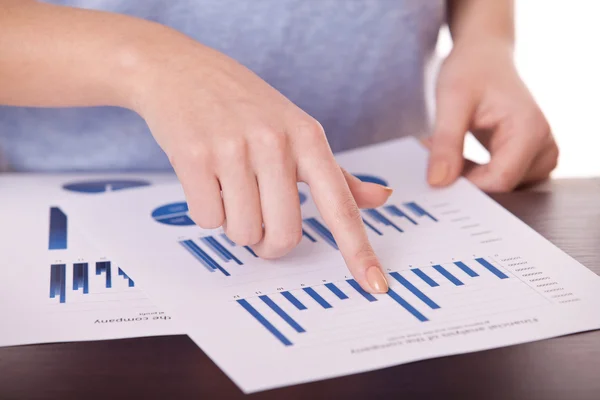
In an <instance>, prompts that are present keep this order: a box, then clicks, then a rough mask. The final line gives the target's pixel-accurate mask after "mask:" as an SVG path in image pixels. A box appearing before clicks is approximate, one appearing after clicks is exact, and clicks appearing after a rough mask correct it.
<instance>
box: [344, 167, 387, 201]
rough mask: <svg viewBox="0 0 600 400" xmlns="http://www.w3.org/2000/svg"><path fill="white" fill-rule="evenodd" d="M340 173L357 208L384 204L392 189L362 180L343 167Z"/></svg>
mask: <svg viewBox="0 0 600 400" xmlns="http://www.w3.org/2000/svg"><path fill="white" fill-rule="evenodd" d="M342 173H343V174H344V178H346V182H347V183H348V187H349V188H350V191H351V192H352V195H353V196H354V200H355V201H356V204H357V205H358V207H359V208H376V207H379V206H382V205H383V204H385V202H386V201H387V199H389V198H390V196H391V195H392V193H393V192H394V191H393V189H391V188H389V187H387V186H383V185H379V184H377V183H372V182H363V181H361V180H360V179H358V178H357V177H355V176H354V175H352V174H351V173H349V172H348V171H346V170H345V169H344V168H342Z"/></svg>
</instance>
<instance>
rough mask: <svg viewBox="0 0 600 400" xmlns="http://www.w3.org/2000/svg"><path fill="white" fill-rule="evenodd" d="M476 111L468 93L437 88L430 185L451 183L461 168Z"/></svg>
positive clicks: (429, 173) (430, 160)
mask: <svg viewBox="0 0 600 400" xmlns="http://www.w3.org/2000/svg"><path fill="white" fill-rule="evenodd" d="M474 108H475V101H474V100H473V99H472V97H471V96H470V95H469V93H465V92H460V91H458V90H456V89H449V88H438V93H437V101H436V120H435V128H434V131H433V137H432V141H431V152H430V156H429V167H428V171H427V181H428V182H429V184H430V185H432V186H446V185H449V184H451V183H452V182H454V181H455V180H456V179H457V178H458V177H459V176H460V173H461V171H462V168H463V162H464V161H463V148H464V142H465V135H466V133H467V131H468V130H469V125H470V122H471V118H472V115H473V112H474Z"/></svg>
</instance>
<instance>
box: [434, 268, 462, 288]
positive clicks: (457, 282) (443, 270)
mask: <svg viewBox="0 0 600 400" xmlns="http://www.w3.org/2000/svg"><path fill="white" fill-rule="evenodd" d="M433 269H435V270H436V271H437V272H439V273H440V274H442V275H444V277H445V278H446V279H448V280H449V281H450V282H452V283H454V284H455V285H456V286H462V285H464V283H462V282H461V281H460V280H459V279H458V278H457V277H455V276H454V275H452V274H451V273H450V272H448V270H447V269H446V268H444V267H442V266H441V265H434V266H433Z"/></svg>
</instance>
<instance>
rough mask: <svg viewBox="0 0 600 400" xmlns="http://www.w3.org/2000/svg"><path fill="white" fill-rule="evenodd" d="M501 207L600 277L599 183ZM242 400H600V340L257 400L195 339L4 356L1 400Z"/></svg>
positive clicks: (488, 354)
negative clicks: (238, 386) (230, 376)
mask: <svg viewBox="0 0 600 400" xmlns="http://www.w3.org/2000/svg"><path fill="white" fill-rule="evenodd" d="M493 197H494V198H495V199H496V200H497V201H498V202H500V204H502V205H503V206H505V207H506V208H508V209H509V210H510V211H512V212H513V213H514V214H516V215H517V216H518V217H520V218H521V219H523V220H524V221H525V222H526V223H528V224H529V225H531V226H532V227H533V228H534V229H536V230H537V231H538V232H540V233H541V234H542V235H544V236H545V237H546V238H548V239H549V240H550V241H552V242H553V243H555V244H556V245H557V246H559V247H560V248H562V249H563V250H564V251H566V252H567V253H569V254H570V255H572V256H573V257H574V258H576V259H577V260H579V261H580V262H582V263H583V264H584V265H586V266H587V267H589V268H590V269H592V270H593V271H595V272H596V273H598V274H600V180H597V179H590V180H574V181H554V182H552V183H550V184H546V185H543V186H540V187H537V188H534V189H530V190H527V191H519V192H515V193H510V194H502V195H496V196H493ZM598 312H600V310H598ZM0 318H1V316H0ZM0 329H2V322H1V319H0ZM244 397H247V398H250V399H281V398H285V399H287V400H292V399H300V398H330V399H337V398H386V397H389V398H397V399H403V400H408V399H446V398H448V399H455V398H456V399H561V400H562V399H600V331H598V332H588V333H582V334H576V335H570V336H566V337H560V338H556V339H550V340H544V341H540V342H535V343H529V344H524V345H518V346H512V347H505V348H501V349H496V350H489V351H483V352H478V353H472V354H464V355H459V356H452V357H444V358H440V359H434V360H427V361H421V362H415V363H411V364H406V365H401V366H397V367H392V368H386V369H383V370H379V371H374V372H369V373H363V374H358V375H352V376H346V377H342V378H337V379H331V380H327V381H322V382H315V383H310V384H305V385H299V386H293V387H288V388H284V389H279V390H272V391H267V392H261V393H256V394H253V395H249V396H244V395H243V394H242V393H241V392H240V391H239V389H237V387H236V386H235V385H234V384H233V383H232V382H231V381H230V380H229V379H228V378H227V377H226V376H225V374H223V372H221V371H220V370H219V368H217V367H216V366H215V365H214V364H213V363H212V361H210V359H209V358H208V357H207V356H206V355H205V354H204V353H203V352H202V350H200V349H199V348H198V347H197V346H196V345H195V344H194V343H193V342H192V341H191V340H190V339H189V338H188V337H187V336H171V337H155V338H145V339H128V340H115V341H102V342H88V343H66V344H51V345H36V346H22V347H13V348H2V349H0V399H1V400H7V399H28V400H29V399H71V398H73V399H75V398H77V399H118V398H130V399H155V398H156V399H206V398H244Z"/></svg>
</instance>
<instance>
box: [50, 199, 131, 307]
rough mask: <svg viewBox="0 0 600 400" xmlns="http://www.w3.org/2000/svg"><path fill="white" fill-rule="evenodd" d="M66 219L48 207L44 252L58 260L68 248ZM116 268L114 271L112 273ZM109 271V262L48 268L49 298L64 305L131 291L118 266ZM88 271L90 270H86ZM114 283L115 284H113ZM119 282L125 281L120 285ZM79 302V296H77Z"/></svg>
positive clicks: (55, 265)
mask: <svg viewBox="0 0 600 400" xmlns="http://www.w3.org/2000/svg"><path fill="white" fill-rule="evenodd" d="M67 239H68V217H67V214H66V213H65V212H64V211H63V210H62V209H60V208H59V207H50V216H49V229H48V250H49V251H50V254H52V255H56V257H58V258H69V257H65V250H68V249H69V246H68V240H67ZM115 268H116V271H115ZM115 268H113V265H112V263H111V262H110V261H107V260H100V261H96V262H84V261H82V260H78V261H77V262H72V263H68V262H60V263H52V264H51V265H50V282H49V283H50V299H51V300H53V301H56V300H58V303H59V304H66V303H67V302H68V301H69V299H73V297H79V296H77V294H81V295H85V296H84V298H85V297H93V296H87V295H94V294H99V293H110V292H114V293H122V292H124V291H128V290H130V289H131V288H135V281H134V280H133V279H132V278H131V277H129V276H128V275H127V273H125V271H124V270H122V269H121V268H119V267H115ZM90 269H92V271H90ZM115 281H116V282H117V283H115ZM122 282H125V284H123V283H122ZM79 299H80V300H81V297H79Z"/></svg>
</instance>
